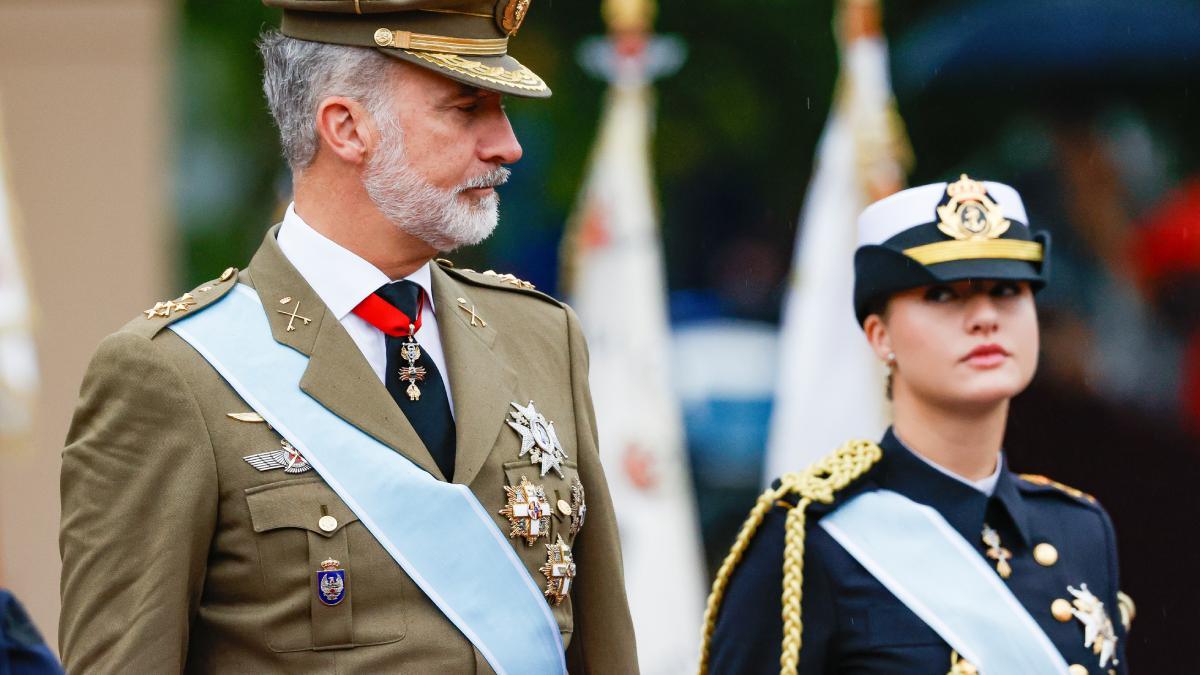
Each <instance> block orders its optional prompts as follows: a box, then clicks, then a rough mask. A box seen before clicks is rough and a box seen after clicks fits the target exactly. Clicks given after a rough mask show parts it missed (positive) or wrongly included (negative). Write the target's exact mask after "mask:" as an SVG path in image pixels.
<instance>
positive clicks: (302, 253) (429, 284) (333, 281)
mask: <svg viewBox="0 0 1200 675" xmlns="http://www.w3.org/2000/svg"><path fill="white" fill-rule="evenodd" d="M277 240H278V242H279V248H280V249H281V250H282V251H283V254H284V255H285V256H286V257H287V259H288V260H289V261H290V262H291V263H292V265H294V266H295V267H296V269H297V270H298V271H299V272H300V276H302V277H304V280H305V281H307V282H308V284H309V285H310V286H312V288H313V290H314V291H316V292H317V295H318V296H320V297H321V301H322V302H324V303H325V306H326V307H328V308H329V311H331V312H333V315H334V316H335V317H337V320H338V321H341V320H342V319H344V318H346V315H347V314H349V313H350V312H351V311H353V310H354V308H355V307H357V306H358V303H360V302H362V301H363V299H364V298H366V297H367V296H368V295H370V294H372V293H374V292H375V291H376V290H378V289H379V287H380V286H383V285H384V284H386V283H388V282H390V281H392V280H391V279H389V278H388V276H387V275H386V274H384V273H383V272H382V271H380V269H379V268H378V267H375V266H374V265H372V264H371V263H369V262H367V261H366V260H363V259H362V258H360V257H359V256H358V255H356V254H354V253H352V252H350V251H349V250H347V249H345V248H342V246H340V245H339V244H337V243H335V242H333V241H332V240H330V239H328V238H326V237H325V236H324V235H322V234H321V233H320V232H317V231H316V230H314V229H312V227H310V226H309V224H308V223H306V222H304V219H303V218H301V217H300V216H299V214H297V213H296V204H295V202H293V203H292V204H289V205H288V208H287V213H285V214H284V216H283V224H282V225H280V227H279V234H278V236H277ZM404 278H405V279H407V280H409V281H412V282H414V283H416V284H417V285H418V286H420V287H421V288H422V289H424V290H425V297H426V298H427V299H428V300H429V304H430V309H433V279H432V274H431V273H430V271H429V263H425V264H424V265H421V266H420V267H418V268H417V270H416V271H415V272H413V273H412V274H410V275H408V276H407V277H404Z"/></svg>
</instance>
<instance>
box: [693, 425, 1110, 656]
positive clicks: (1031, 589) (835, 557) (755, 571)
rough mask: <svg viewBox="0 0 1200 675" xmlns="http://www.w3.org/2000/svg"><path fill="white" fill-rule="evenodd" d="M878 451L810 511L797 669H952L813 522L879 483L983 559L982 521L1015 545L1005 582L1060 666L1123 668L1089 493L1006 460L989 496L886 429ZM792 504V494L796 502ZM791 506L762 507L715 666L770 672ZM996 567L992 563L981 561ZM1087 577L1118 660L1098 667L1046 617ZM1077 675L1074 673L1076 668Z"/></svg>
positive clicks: (1103, 522)
mask: <svg viewBox="0 0 1200 675" xmlns="http://www.w3.org/2000/svg"><path fill="white" fill-rule="evenodd" d="M880 447H881V448H882V449H883V458H882V459H881V460H880V461H879V462H878V463H877V464H876V465H875V466H874V467H872V468H871V470H870V471H868V472H867V473H866V474H865V475H864V476H863V477H862V478H860V479H859V480H858V481H856V482H855V483H854V484H853V485H851V486H850V487H849V488H847V489H846V490H845V491H843V493H842V494H839V495H838V499H837V500H835V502H834V503H833V504H832V505H822V504H813V505H812V506H810V507H809V509H808V528H807V534H806V537H805V542H806V546H805V555H804V583H803V596H802V598H803V600H802V603H803V604H802V609H801V614H802V616H801V618H802V621H803V624H804V632H803V635H802V644H801V648H800V664H799V672H800V673H801V674H802V675H817V674H823V673H871V674H873V675H884V674H896V675H900V674H904V675H918V674H919V675H942V674H943V673H946V672H947V671H949V670H950V663H951V653H950V652H951V649H950V646H949V645H948V644H947V643H946V642H945V641H943V640H942V639H941V637H939V636H938V634H937V633H935V632H934V631H933V629H932V628H930V627H929V626H928V625H926V624H925V623H924V622H923V621H921V619H919V618H918V617H917V615H916V614H914V613H913V612H912V611H911V610H909V609H908V607H906V606H905V605H904V604H903V603H901V602H900V600H899V599H897V598H896V597H895V596H894V595H892V593H891V592H890V591H888V590H887V589H886V588H884V586H883V585H882V584H881V583H879V581H877V580H876V579H875V578H874V577H873V576H871V574H870V573H868V572H867V571H866V569H864V568H863V567H862V566H861V565H860V564H859V563H858V561H856V560H855V559H854V558H852V557H851V556H850V554H849V553H847V552H846V550H845V549H843V548H842V547H841V545H840V544H838V543H837V542H836V541H834V539H833V538H832V537H830V536H829V534H828V533H827V532H826V531H825V530H824V529H823V528H821V527H820V526H818V525H817V522H818V521H819V519H820V517H821V516H823V515H825V514H828V513H830V512H831V511H832V509H835V508H837V506H838V504H841V503H845V501H846V500H847V499H848V498H849V497H851V496H853V495H855V494H859V493H860V492H863V491H867V490H874V489H887V490H892V491H894V492H898V493H899V494H901V495H904V496H905V497H908V498H909V499H911V500H913V501H915V502H917V503H920V504H925V505H928V506H931V507H933V508H934V509H936V510H937V511H938V513H940V514H941V515H942V517H943V518H945V519H946V521H947V522H948V523H949V524H950V525H951V526H952V527H953V528H954V529H955V530H956V531H957V532H958V533H959V534H961V535H962V536H963V538H964V539H966V540H967V541H968V542H969V543H971V544H972V545H974V546H975V547H976V549H977V550H978V551H979V553H980V556H984V553H985V551H986V550H987V547H986V546H985V545H984V544H983V541H982V530H983V526H984V523H985V522H986V523H987V524H988V525H990V526H991V527H992V528H994V529H995V530H997V531H998V532H999V534H1000V541H1001V545H1002V546H1004V547H1005V548H1007V549H1009V550H1010V551H1011V552H1012V559H1011V560H1010V564H1011V565H1012V574H1011V576H1010V577H1009V578H1008V579H1007V580H1005V583H1006V584H1007V585H1008V588H1009V589H1010V590H1011V591H1012V592H1013V594H1014V595H1015V596H1016V597H1017V599H1018V600H1020V601H1021V604H1022V605H1024V607H1025V609H1026V610H1027V611H1028V612H1029V614H1030V615H1031V616H1032V617H1033V618H1034V620H1036V621H1037V623H1038V625H1039V626H1040V627H1041V628H1042V630H1043V631H1044V632H1045V633H1046V635H1047V636H1048V637H1049V638H1050V640H1051V641H1052V642H1053V643H1054V645H1055V646H1056V647H1058V650H1059V652H1060V653H1061V654H1062V655H1063V658H1065V659H1066V661H1067V663H1068V664H1072V665H1075V664H1078V665H1080V666H1083V667H1085V668H1086V672H1088V673H1102V674H1104V675H1107V674H1108V673H1110V672H1112V673H1116V674H1118V675H1123V674H1124V673H1126V672H1127V664H1126V663H1125V656H1124V654H1125V650H1124V646H1125V628H1124V626H1122V625H1121V620H1120V615H1119V611H1118V605H1117V592H1118V585H1117V583H1118V582H1117V579H1118V575H1117V554H1116V543H1115V540H1114V533H1113V527H1112V523H1111V521H1109V518H1108V515H1107V514H1106V513H1105V512H1104V510H1103V509H1102V508H1101V507H1100V505H1099V504H1097V503H1096V502H1095V501H1094V500H1092V499H1091V498H1090V497H1088V496H1087V495H1084V494H1082V493H1079V492H1077V491H1073V490H1071V489H1070V488H1066V487H1065V486H1056V485H1055V484H1050V483H1049V482H1048V481H1044V480H1027V479H1025V478H1021V477H1019V476H1017V475H1016V474H1013V473H1012V472H1010V471H1009V470H1008V467H1007V466H1005V467H1002V468H1001V471H1000V479H999V482H998V483H997V484H996V490H995V492H994V494H993V496H992V497H991V498H989V497H988V496H987V495H985V494H983V493H982V492H980V491H978V490H975V489H974V488H972V487H970V486H968V485H966V484H965V483H962V482H960V481H958V480H955V479H954V478H951V477H950V476H947V475H945V474H943V473H941V472H940V471H938V470H937V469H935V468H934V467H932V466H930V465H929V464H927V463H926V462H924V461H923V460H922V459H921V458H919V457H917V456H915V455H914V454H912V452H911V451H909V450H908V449H907V448H905V447H904V446H903V445H902V444H901V443H900V442H899V440H898V439H897V438H896V436H895V435H894V434H893V433H892V432H891V430H889V431H888V432H887V434H886V436H885V437H884V439H883V441H882V442H881V443H880ZM792 503H793V504H794V503H795V497H794V496H793V497H792ZM790 506H791V505H790V504H789V505H786V506H785V505H779V506H777V507H776V508H774V509H773V510H772V511H770V512H769V513H768V514H767V516H766V518H765V519H764V520H763V523H762V525H761V527H760V529H759V530H758V532H757V534H756V535H755V537H754V540H753V541H752V543H751V544H750V546H749V548H748V549H747V550H746V553H745V556H744V557H743V559H742V562H741V564H740V565H739V566H738V568H737V569H736V570H735V571H734V573H733V577H732V579H731V580H730V585H729V588H728V590H727V592H726V595H725V598H724V601H723V602H722V605H721V610H720V613H719V614H718V617H717V626H716V631H715V633H714V635H713V641H712V655H711V659H710V661H709V664H710V666H709V670H710V672H711V673H714V674H717V675H723V674H726V673H736V674H738V675H742V674H749V673H764V674H765V673H778V672H779V657H780V652H781V649H782V641H783V621H782V619H781V616H780V615H781V609H780V603H781V600H780V596H781V594H782V587H783V548H784V520H785V518H786V516H787V512H788V509H789V508H790ZM1041 543H1049V544H1051V545H1053V546H1054V547H1055V549H1057V551H1058V559H1057V561H1056V562H1055V563H1054V564H1052V565H1048V566H1047V565H1042V564H1039V563H1038V562H1037V561H1035V559H1034V555H1033V548H1034V547H1035V546H1037V545H1038V544H1041ZM985 560H986V562H987V563H988V565H989V566H991V567H992V568H995V563H994V561H992V560H988V559H986V557H985ZM1080 584H1087V587H1088V590H1089V591H1091V592H1092V593H1093V594H1095V595H1096V596H1097V597H1098V598H1099V599H1100V600H1101V601H1102V602H1103V603H1104V606H1105V610H1106V611H1107V612H1108V615H1109V617H1110V618H1111V619H1112V621H1113V624H1114V627H1115V628H1116V632H1117V636H1118V643H1117V659H1118V660H1119V664H1117V665H1113V664H1112V663H1111V662H1110V663H1109V664H1108V666H1107V667H1106V668H1103V669H1102V668H1100V660H1099V657H1098V656H1096V655H1095V654H1093V653H1092V650H1091V649H1090V648H1085V647H1084V629H1083V625H1082V623H1080V622H1079V621H1077V620H1075V619H1073V618H1072V619H1070V620H1068V621H1065V622H1064V621H1059V620H1057V619H1055V618H1054V616H1053V615H1052V614H1051V611H1050V607H1051V604H1052V603H1053V602H1054V601H1055V600H1056V599H1060V598H1061V599H1065V600H1071V599H1072V596H1071V594H1070V593H1069V592H1068V591H1067V586H1074V587H1075V588H1076V589H1078V588H1079V587H1080ZM1076 672H1077V673H1083V672H1084V671H1083V670H1079V669H1078V668H1074V669H1073V673H1072V675H1074V673H1076Z"/></svg>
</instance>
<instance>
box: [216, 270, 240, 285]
mask: <svg viewBox="0 0 1200 675" xmlns="http://www.w3.org/2000/svg"><path fill="white" fill-rule="evenodd" d="M234 274H237V270H235V269H234V268H232V267H226V268H225V271H224V272H221V276H220V278H218V279H217V281H222V282H224V281H229V280H230V279H232V278H233V275H234Z"/></svg>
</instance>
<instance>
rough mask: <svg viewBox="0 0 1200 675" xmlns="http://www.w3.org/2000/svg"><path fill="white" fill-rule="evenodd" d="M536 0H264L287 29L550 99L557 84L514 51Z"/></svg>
mask: <svg viewBox="0 0 1200 675" xmlns="http://www.w3.org/2000/svg"><path fill="white" fill-rule="evenodd" d="M531 2H532V0H263V4H265V5H267V6H268V7H279V8H281V9H283V21H282V22H281V24H280V27H279V28H280V31H281V32H282V33H283V34H284V35H287V36H288V37H292V38H296V39H299V40H311V41H313V42H327V43H331V44H340V45H351V46H356V47H373V48H375V49H378V50H379V51H380V52H383V53H384V54H386V55H388V56H390V57H392V58H395V59H400V60H402V61H407V62H409V63H413V64H415V65H418V66H421V67H424V68H428V69H430V70H433V71H435V72H437V73H439V74H441V75H445V76H446V77H449V78H451V79H453V80H457V81H459V82H463V83H465V84H469V85H473V86H476V87H480V88H482V89H488V90H492V91H497V92H500V93H502V94H509V95H512V96H522V97H529V98H545V97H547V96H549V95H550V88H549V87H547V86H546V83H545V82H543V81H542V78H540V77H538V76H537V74H536V73H534V72H533V71H532V70H530V69H528V68H526V67H525V66H523V65H521V63H520V62H519V61H517V60H516V59H515V58H513V57H512V56H509V54H508V44H509V41H510V40H511V38H512V37H513V36H514V35H515V34H516V32H517V31H518V30H519V29H520V27H521V24H522V22H524V20H525V17H526V15H527V14H528V11H529V6H530V4H531Z"/></svg>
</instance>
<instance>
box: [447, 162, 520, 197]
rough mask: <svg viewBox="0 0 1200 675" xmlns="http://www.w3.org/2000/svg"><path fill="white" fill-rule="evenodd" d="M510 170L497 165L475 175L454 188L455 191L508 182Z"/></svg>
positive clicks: (498, 185) (510, 174)
mask: <svg viewBox="0 0 1200 675" xmlns="http://www.w3.org/2000/svg"><path fill="white" fill-rule="evenodd" d="M510 176H512V171H510V170H509V169H508V167H504V166H498V167H496V168H495V169H492V170H491V171H488V172H487V173H485V174H481V175H479V176H476V177H474V178H472V179H470V180H468V181H467V182H465V183H463V184H462V185H459V186H458V187H457V188H455V189H454V191H455V192H465V191H466V190H472V189H476V188H495V187H500V186H501V185H504V184H505V183H507V182H508V179H509V177H510Z"/></svg>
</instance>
